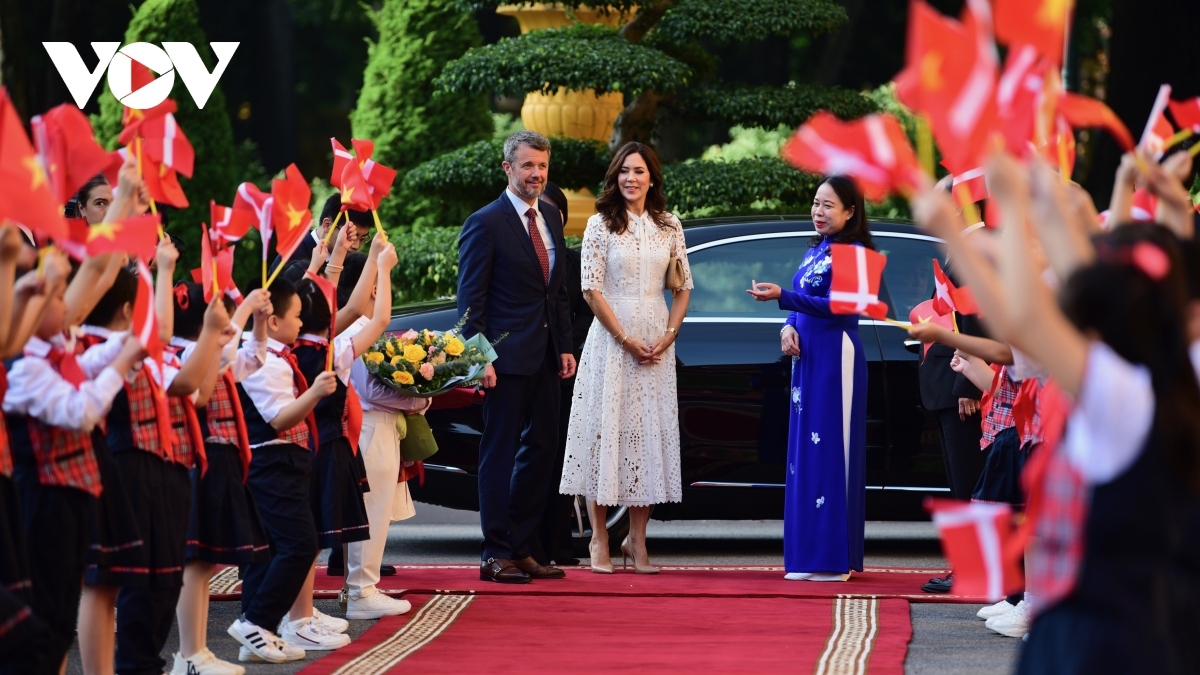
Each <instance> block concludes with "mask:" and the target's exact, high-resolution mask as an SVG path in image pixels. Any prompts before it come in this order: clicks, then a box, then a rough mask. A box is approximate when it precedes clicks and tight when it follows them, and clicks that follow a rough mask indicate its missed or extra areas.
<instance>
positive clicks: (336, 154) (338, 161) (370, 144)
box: [329, 138, 396, 209]
mask: <svg viewBox="0 0 1200 675" xmlns="http://www.w3.org/2000/svg"><path fill="white" fill-rule="evenodd" d="M329 142H330V144H331V145H332V146H333V173H332V174H331V176H330V179H329V182H330V183H332V184H333V185H338V186H340V185H341V182H340V181H341V178H342V172H343V171H345V168H346V164H348V163H350V162H351V161H356V162H357V163H358V166H359V168H360V169H361V170H362V175H363V178H364V179H365V180H366V183H367V187H368V191H369V192H370V194H371V206H370V207H368V208H370V209H378V208H379V202H380V201H382V200H383V198H384V197H386V196H388V194H390V193H391V190H392V183H393V182H395V180H396V170H395V169H390V168H388V167H386V166H384V165H382V164H380V163H378V162H376V161H375V160H373V159H371V155H372V154H374V152H375V142H374V141H370V140H364V139H360V138H352V139H350V143H351V145H353V146H354V153H355V154H353V155H351V154H350V152H349V151H348V150H346V148H345V147H343V146H342V144H341V143H339V142H338V140H337V139H336V138H330V139H329Z"/></svg>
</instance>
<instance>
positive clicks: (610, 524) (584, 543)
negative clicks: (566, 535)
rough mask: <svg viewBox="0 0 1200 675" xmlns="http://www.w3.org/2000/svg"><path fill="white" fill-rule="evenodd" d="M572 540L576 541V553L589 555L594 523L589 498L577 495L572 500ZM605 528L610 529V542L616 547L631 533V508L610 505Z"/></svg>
mask: <svg viewBox="0 0 1200 675" xmlns="http://www.w3.org/2000/svg"><path fill="white" fill-rule="evenodd" d="M570 518H571V541H572V542H574V549H575V554H576V555H582V556H584V557H587V548H588V542H590V541H591V540H592V524H591V521H590V520H588V510H587V500H585V499H584V498H583V497H579V496H576V497H575V499H574V501H572V502H571V514H570ZM604 527H605V529H607V530H608V543H609V546H610V547H611V548H613V549H616V548H617V547H618V546H620V545H621V542H622V541H624V539H625V537H626V536H627V535H628V534H629V509H628V508H627V507H624V506H613V507H609V508H608V511H607V513H606V518H605V523H604Z"/></svg>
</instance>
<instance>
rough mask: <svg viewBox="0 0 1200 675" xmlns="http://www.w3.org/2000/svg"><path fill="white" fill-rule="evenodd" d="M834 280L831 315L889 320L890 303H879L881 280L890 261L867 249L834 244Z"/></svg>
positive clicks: (830, 287)
mask: <svg viewBox="0 0 1200 675" xmlns="http://www.w3.org/2000/svg"><path fill="white" fill-rule="evenodd" d="M829 252H830V257H831V265H830V266H831V267H832V268H833V280H832V281H831V282H830V286H829V311H831V312H833V313H834V314H866V315H867V316H870V317H873V318H876V319H883V318H885V317H887V313H888V306H887V303H885V302H883V301H881V300H880V299H879V278H880V277H881V276H883V268H884V266H885V265H887V257H886V256H884V255H883V254H882V253H880V252H878V251H872V250H871V249H869V248H867V247H865V246H855V245H853V244H832V245H831V246H830V247H829Z"/></svg>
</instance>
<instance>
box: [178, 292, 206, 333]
mask: <svg viewBox="0 0 1200 675" xmlns="http://www.w3.org/2000/svg"><path fill="white" fill-rule="evenodd" d="M207 309H208V304H207V303H206V302H204V287H203V286H201V285H200V284H197V283H192V282H190V281H181V282H179V283H177V284H175V334H176V335H178V336H179V337H181V338H183V339H185V340H195V339H196V338H198V337H200V331H201V330H203V329H204V312H205V310H207Z"/></svg>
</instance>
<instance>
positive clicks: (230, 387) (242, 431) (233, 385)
mask: <svg viewBox="0 0 1200 675" xmlns="http://www.w3.org/2000/svg"><path fill="white" fill-rule="evenodd" d="M221 379H222V380H224V381H225V392H226V395H227V396H229V402H230V403H232V404H233V416H234V423H235V424H236V425H237V432H238V456H239V457H241V459H242V483H243V484H245V482H246V479H248V478H249V477H250V457H251V453H250V432H249V431H248V430H247V429H246V415H245V413H243V412H242V399H241V398H239V397H238V390H237V381H236V380H234V379H233V371H232V370H226V371H225V373H224V374H223V375H221Z"/></svg>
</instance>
